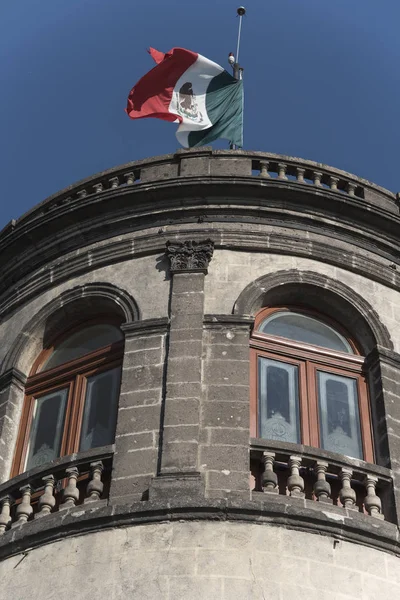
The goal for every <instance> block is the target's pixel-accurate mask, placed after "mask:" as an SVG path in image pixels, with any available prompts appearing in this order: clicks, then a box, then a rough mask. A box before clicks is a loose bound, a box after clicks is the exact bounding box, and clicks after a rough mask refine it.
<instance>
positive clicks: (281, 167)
mask: <svg viewBox="0 0 400 600" xmlns="http://www.w3.org/2000/svg"><path fill="white" fill-rule="evenodd" d="M286 168H287V167H286V165H285V164H284V163H278V179H284V180H287V177H286Z"/></svg>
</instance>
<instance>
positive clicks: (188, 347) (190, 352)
mask: <svg viewBox="0 0 400 600" xmlns="http://www.w3.org/2000/svg"><path fill="white" fill-rule="evenodd" d="M202 350H203V344H202V342H201V340H188V341H184V342H181V341H177V340H174V341H173V342H172V343H171V344H170V346H169V351H168V358H170V359H172V358H182V357H190V356H193V357H198V358H200V357H201V354H202Z"/></svg>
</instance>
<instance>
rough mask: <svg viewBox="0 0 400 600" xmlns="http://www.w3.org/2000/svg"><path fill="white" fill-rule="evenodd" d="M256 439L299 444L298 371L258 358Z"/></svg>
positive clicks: (292, 366) (267, 359) (296, 368)
mask: <svg viewBox="0 0 400 600" xmlns="http://www.w3.org/2000/svg"><path fill="white" fill-rule="evenodd" d="M258 405H259V419H260V435H261V437H263V438H266V439H270V440H280V441H282V442H294V443H299V442H300V422H299V390H298V367H297V366H296V365H291V364H288V363H283V362H279V361H277V360H271V359H269V358H264V357H261V356H259V357H258Z"/></svg>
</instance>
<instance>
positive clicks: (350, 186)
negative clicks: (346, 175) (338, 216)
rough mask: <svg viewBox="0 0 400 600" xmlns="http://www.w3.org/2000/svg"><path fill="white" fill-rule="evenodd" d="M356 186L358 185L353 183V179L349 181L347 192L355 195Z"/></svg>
mask: <svg viewBox="0 0 400 600" xmlns="http://www.w3.org/2000/svg"><path fill="white" fill-rule="evenodd" d="M356 187H357V185H356V184H355V183H352V182H351V181H349V182H348V183H347V193H348V194H349V196H355V191H356Z"/></svg>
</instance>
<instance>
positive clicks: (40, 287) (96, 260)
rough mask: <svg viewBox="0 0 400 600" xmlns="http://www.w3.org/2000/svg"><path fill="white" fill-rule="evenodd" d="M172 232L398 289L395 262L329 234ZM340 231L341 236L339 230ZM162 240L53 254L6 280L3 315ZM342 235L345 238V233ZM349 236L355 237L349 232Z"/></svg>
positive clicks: (155, 248)
mask: <svg viewBox="0 0 400 600" xmlns="http://www.w3.org/2000/svg"><path fill="white" fill-rule="evenodd" d="M318 227H319V233H321V232H324V233H326V231H325V230H324V228H323V226H322V224H318ZM308 229H309V230H310V231H312V230H314V229H315V227H314V226H313V225H309V226H308ZM298 233H299V230H298ZM168 235H177V236H178V235H179V237H180V239H184V238H185V237H186V236H189V239H191V238H192V237H194V236H197V235H212V236H213V240H214V242H215V246H216V247H219V248H222V249H225V248H226V249H229V250H238V251H246V250H248V249H249V247H250V248H251V249H252V250H253V251H254V252H264V253H273V254H290V255H293V256H299V257H305V258H313V259H314V260H322V261H323V262H325V263H328V264H332V265H335V266H339V267H341V268H343V269H346V270H348V271H350V272H352V273H356V274H358V275H362V276H363V277H367V278H368V279H371V280H372V281H376V282H378V283H380V284H382V285H385V286H387V287H389V288H391V289H395V290H398V291H400V271H397V270H395V269H393V267H391V266H390V265H391V264H392V263H389V262H388V261H382V260H374V259H372V258H370V257H369V258H368V260H366V258H365V255H364V254H362V252H356V251H352V252H343V251H342V250H341V248H340V247H339V248H338V247H335V246H333V245H332V243H330V241H329V237H327V242H326V243H323V242H319V241H318V242H317V241H312V240H310V239H307V238H304V239H300V238H299V237H297V238H296V244H295V245H294V244H293V238H292V237H291V236H288V235H285V234H284V233H280V232H279V231H278V232H274V233H264V232H249V231H245V230H243V228H240V229H239V228H238V229H237V230H233V229H232V228H230V230H229V232H228V234H227V235H226V234H225V232H224V228H223V226H221V227H220V228H218V229H217V228H213V229H211V228H206V227H202V228H201V229H199V228H198V227H193V228H191V229H190V230H184V231H182V230H181V231H179V230H178V229H173V230H169V231H168ZM336 235H337V236H338V234H336ZM338 239H339V236H338ZM164 240H165V234H160V233H157V234H155V233H149V234H147V235H140V236H136V235H135V236H134V237H132V238H127V239H123V240H118V241H111V242H110V241H106V242H102V243H101V244H99V245H98V246H97V247H94V248H93V247H92V248H89V249H87V250H84V249H82V251H80V252H79V254H75V253H72V252H71V253H70V254H68V255H66V257H65V260H54V261H52V262H49V263H47V264H46V266H44V267H43V268H41V269H31V270H30V272H29V274H27V275H26V277H24V278H23V279H22V280H19V281H18V283H17V284H15V283H12V284H10V285H8V286H5V287H6V289H5V290H4V293H3V294H2V295H1V296H0V318H3V317H5V316H6V315H7V314H9V313H10V312H12V311H13V310H15V309H16V308H17V307H18V306H20V305H21V304H24V303H25V302H28V301H29V300H31V299H32V298H34V297H36V296H37V295H39V294H41V293H43V292H44V291H45V290H47V289H50V288H53V287H55V286H56V285H59V284H60V283H62V282H64V281H66V280H68V279H69V278H70V277H77V276H78V275H82V274H84V273H89V272H92V271H93V270H95V269H99V268H101V267H104V266H107V265H110V264H113V263H114V262H117V261H118V262H121V261H127V260H131V259H132V258H136V257H139V256H145V255H149V254H156V253H158V252H163V251H164V249H165V241H164ZM343 240H345V238H344V237H343ZM345 241H347V242H348V243H349V242H351V240H349V239H347V238H346V240H345ZM361 247H362V243H361Z"/></svg>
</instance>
